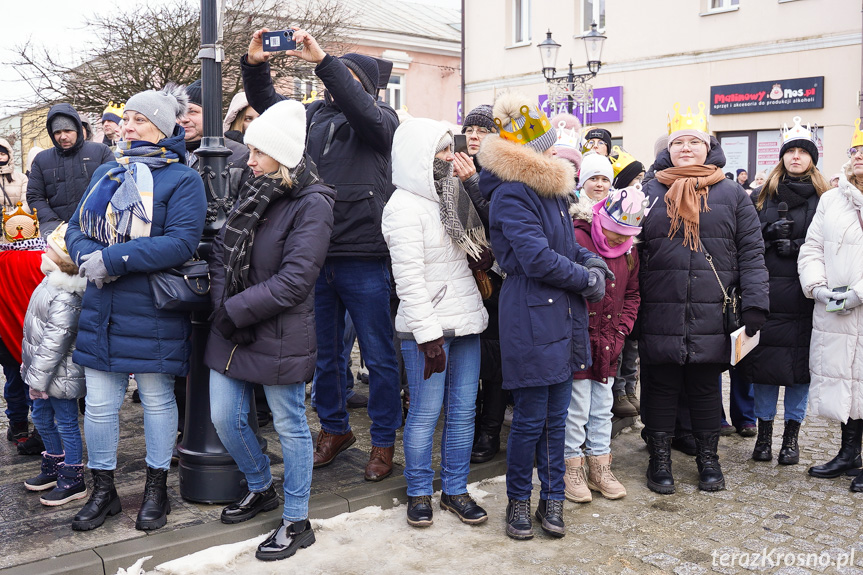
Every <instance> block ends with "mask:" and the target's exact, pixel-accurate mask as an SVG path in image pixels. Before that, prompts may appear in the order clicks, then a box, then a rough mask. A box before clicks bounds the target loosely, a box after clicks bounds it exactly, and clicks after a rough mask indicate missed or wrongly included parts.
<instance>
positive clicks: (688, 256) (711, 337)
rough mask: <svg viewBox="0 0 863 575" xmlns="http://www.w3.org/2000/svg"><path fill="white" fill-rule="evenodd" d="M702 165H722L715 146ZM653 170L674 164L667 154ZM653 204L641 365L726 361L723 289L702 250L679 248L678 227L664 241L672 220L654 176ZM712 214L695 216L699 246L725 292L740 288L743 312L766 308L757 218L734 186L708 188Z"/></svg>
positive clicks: (644, 249) (645, 229) (646, 238)
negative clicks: (711, 261)
mask: <svg viewBox="0 0 863 575" xmlns="http://www.w3.org/2000/svg"><path fill="white" fill-rule="evenodd" d="M705 164H708V165H714V166H717V167H719V168H722V167H723V166H724V165H725V154H724V152H723V151H722V148H720V147H719V146H718V145H713V146H712V147H711V149H710V152H708V155H707V160H706V161H705ZM654 167H655V169H656V171H657V172H658V171H660V170H664V169H666V168H670V167H672V164H671V156H670V155H669V153H668V151H667V150H665V151H663V152H661V153H660V154H659V156H658V157H657V158H656V162H655V163H654ZM644 191H645V193H646V194H647V196H648V197H649V198H650V202H651V203H653V201H654V200H656V204H655V206H654V208H653V210H652V211H651V212H650V213H649V215H648V216H647V217H646V218H645V220H644V224H643V226H642V232H641V238H642V242H641V243H640V244H639V248H640V250H639V255H640V258H641V271H640V276H639V281H640V286H641V308H640V313H639V321H640V337H639V344H638V350H639V353H640V355H641V358H642V361H644V362H645V363H650V364H661V363H668V364H677V365H683V364H686V363H697V364H703V363H728V362H729V360H730V357H731V340H730V338H729V337H728V335H726V334H725V331H724V329H723V316H722V299H723V298H722V291H721V289H720V287H719V283H718V282H717V280H716V276H715V275H714V274H713V271H712V270H711V269H710V266H709V264H708V263H707V259H706V258H705V256H704V252H702V251H697V252H695V251H692V250H691V249H689V247H688V246H684V245H683V230H682V226H681V229H680V230H679V231H678V232H677V234H676V235H675V237H674V238H671V239H669V238H668V232H669V230H670V228H671V220H670V219H669V217H668V214H667V211H666V206H665V202H664V198H665V193H666V192H667V191H668V188H667V187H666V186H665V185H663V184H662V183H661V182H660V181H659V180H656V179H653V180H651V181H649V182H648V183H647V185H646V186H645V188H644ZM707 204H708V207H709V208H710V211H703V212H701V215H700V235H701V241H702V243H703V245H704V247H705V248H706V249H707V251H708V252H709V253H710V255H711V256H713V263H714V265H715V266H716V269H717V271H718V272H719V277H720V278H721V279H722V283H723V284H724V285H725V286H726V288H727V287H728V286H730V285H738V286H740V288H741V290H742V297H743V309H744V310H746V309H750V308H755V309H761V310H765V311H766V310H767V309H768V303H769V302H768V292H767V290H768V287H767V268H766V267H765V266H764V242H763V240H762V239H761V228H760V225H759V222H758V213H757V212H756V211H755V206H754V205H753V204H752V200H751V199H750V198H749V196H748V195H747V194H746V192H744V191H743V188H741V187H740V185H739V184H737V183H736V182H732V181H730V180H722V181H720V182H718V183H717V184H714V185H713V186H711V187H710V191H709V193H708V200H707Z"/></svg>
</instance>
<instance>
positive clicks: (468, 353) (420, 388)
mask: <svg viewBox="0 0 863 575" xmlns="http://www.w3.org/2000/svg"><path fill="white" fill-rule="evenodd" d="M443 349H444V352H445V353H446V363H447V365H446V370H445V371H444V372H443V373H433V374H432V376H431V377H430V378H428V379H425V380H424V379H423V370H424V368H425V354H424V353H423V352H421V351H420V350H419V348H418V347H417V342H416V341H414V340H411V339H406V340H404V341H402V357H403V358H404V361H405V370H406V371H407V374H408V385H409V386H410V392H411V404H410V410H409V411H408V419H407V422H406V423H405V431H404V448H405V479H406V480H407V484H408V496H410V497H417V496H420V495H431V494H432V493H433V492H434V489H432V481H433V480H434V471H433V470H432V461H431V460H432V442H433V439H434V432H435V427H436V426H437V422H438V419H439V418H440V413H441V407H443V413H444V418H443V433H442V435H441V446H440V451H441V459H440V478H441V483H442V486H443V492H444V493H446V494H447V495H461V494H462V493H467V474H468V472H469V471H470V451H471V447H472V446H473V431H474V416H475V415H476V390H477V386H478V384H479V354H480V351H479V349H480V348H479V335H467V336H462V337H455V338H446V340H445V341H444V346H443Z"/></svg>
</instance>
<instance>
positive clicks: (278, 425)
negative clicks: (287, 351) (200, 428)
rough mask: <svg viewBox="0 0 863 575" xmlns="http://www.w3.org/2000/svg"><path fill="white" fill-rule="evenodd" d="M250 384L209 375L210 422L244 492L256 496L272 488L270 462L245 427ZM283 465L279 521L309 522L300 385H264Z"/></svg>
mask: <svg viewBox="0 0 863 575" xmlns="http://www.w3.org/2000/svg"><path fill="white" fill-rule="evenodd" d="M254 389H255V384H253V383H249V382H246V381H242V380H240V379H234V378H232V377H227V376H225V375H222V374H221V373H219V372H217V371H212V370H211V371H210V416H211V417H212V419H213V425H214V426H215V428H216V433H218V434H219V439H221V440H222V445H224V446H225V449H227V450H228V453H230V454H231V457H233V458H234V461H235V462H236V463H237V467H239V468H240V471H242V472H243V475H245V476H246V481H247V482H248V484H249V491H252V492H255V493H259V492H261V491H264V490H266V489H267V488H268V487H269V486H270V485H272V483H273V476H272V473H271V472H270V458H269V457H267V456H266V455H264V453H263V452H262V451H261V446H260V444H258V439H257V438H256V437H255V434H254V432H253V431H252V429H251V428H250V427H249V398H250V397H252V395H253V394H254ZM264 393H266V395H267V403H268V404H269V405H270V410H271V411H272V412H273V427H274V428H275V430H276V432H277V433H278V434H279V443H281V445H282V458H283V459H284V461H285V481H284V492H285V506H284V509H283V511H282V519H285V520H286V521H291V522H294V521H301V520H303V519H306V518H307V517H308V516H309V495H310V493H311V490H312V458H313V455H314V448H313V447H312V434H311V432H310V431H309V424H308V422H307V421H306V405H305V400H306V385H305V384H304V383H302V382H300V383H292V384H288V385H265V386H264Z"/></svg>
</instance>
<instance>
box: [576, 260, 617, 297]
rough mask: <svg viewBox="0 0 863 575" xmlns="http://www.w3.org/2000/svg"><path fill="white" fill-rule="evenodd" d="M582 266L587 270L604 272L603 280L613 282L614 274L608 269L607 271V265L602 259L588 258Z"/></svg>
mask: <svg viewBox="0 0 863 575" xmlns="http://www.w3.org/2000/svg"><path fill="white" fill-rule="evenodd" d="M583 265H584V267H586V268H587V269H589V270H590V269H593V268H597V269H601V270H602V271H603V272H605V279H609V280H611V281H614V273H613V272H612V271H611V270H610V269H608V264H607V263H605V260H604V259H602V258H588V259H586V260H585V261H584V264H583ZM603 283H604V282H603ZM604 290H605V288H603V291H604Z"/></svg>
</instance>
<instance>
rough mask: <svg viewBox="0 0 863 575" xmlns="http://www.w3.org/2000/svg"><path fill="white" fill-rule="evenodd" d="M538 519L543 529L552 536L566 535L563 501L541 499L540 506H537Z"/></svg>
mask: <svg viewBox="0 0 863 575" xmlns="http://www.w3.org/2000/svg"><path fill="white" fill-rule="evenodd" d="M536 520H537V521H539V522H540V523H541V526H542V530H543V531H545V532H546V533H547V534H549V535H551V536H552V537H563V536H564V535H566V528H565V527H564V525H563V501H558V500H556V499H554V500H552V499H549V500H545V499H540V500H539V507H537V508H536Z"/></svg>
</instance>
